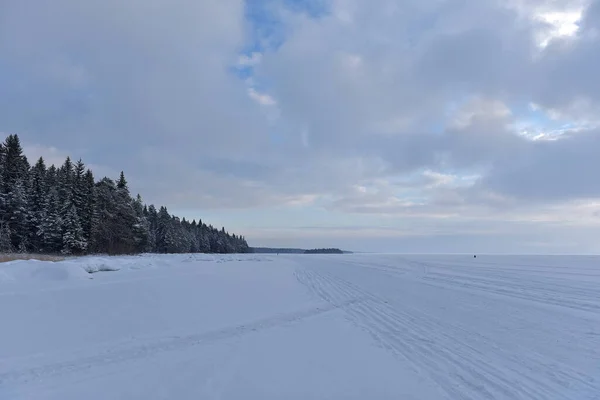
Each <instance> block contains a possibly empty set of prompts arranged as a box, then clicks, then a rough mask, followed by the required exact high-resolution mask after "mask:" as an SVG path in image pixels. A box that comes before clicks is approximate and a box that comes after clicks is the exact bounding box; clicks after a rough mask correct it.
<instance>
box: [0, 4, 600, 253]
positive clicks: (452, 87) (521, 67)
mask: <svg viewBox="0 0 600 400" xmlns="http://www.w3.org/2000/svg"><path fill="white" fill-rule="evenodd" d="M116 9H118V10H119V13H115V12H114V10H116ZM48 15H55V16H56V17H55V18H53V19H48V18H47V16H48ZM599 66H600V2H599V1H597V0H594V1H588V0H564V1H560V2H558V1H552V0H527V1H525V0H511V1H508V2H497V1H476V2H473V1H463V0H447V1H444V2H439V1H435V0H418V1H417V0H408V1H404V2H397V1H395V0H377V1H374V2H364V1H358V0H344V1H341V0H331V1H309V2H303V1H299V2H287V1H278V0H271V1H268V2H264V3H260V4H259V5H256V4H255V3H250V2H244V1H242V0H222V1H207V2H197V1H192V0H177V1H175V2H165V1H159V0H152V1H142V0H132V1H130V2H127V3H126V4H123V3H122V2H118V1H116V0H110V1H108V2H106V1H97V0H92V1H88V2H84V3H81V2H74V1H70V0H58V1H55V2H52V3H47V4H43V5H40V6H39V7H35V8H32V7H28V6H27V5H25V4H24V3H23V2H19V1H16V0H9V1H7V2H4V3H2V5H1V6H0V84H1V85H2V87H3V88H4V90H3V91H2V93H0V121H2V122H0V129H1V130H2V131H7V132H16V133H20V134H21V135H22V136H23V138H24V139H25V138H27V142H28V143H35V144H36V146H40V148H49V147H52V146H54V147H56V148H59V149H64V150H61V151H64V152H65V153H69V154H73V157H75V158H78V157H82V158H83V159H84V161H86V162H89V163H91V164H95V165H106V166H111V167H114V168H116V169H118V170H120V169H124V170H125V172H126V174H127V175H128V177H129V179H130V181H131V182H132V185H133V186H135V187H134V188H133V189H134V190H139V191H140V192H141V193H142V194H144V196H145V197H146V198H147V199H148V200H150V201H153V202H160V203H167V204H171V205H172V207H178V208H190V207H198V208H206V209H218V208H223V209H234V208H235V209H244V208H246V209H252V208H255V207H268V206H273V207H274V206H286V207H301V206H305V207H308V206H310V207H317V206H318V207H322V208H323V209H325V210H328V212H329V213H330V214H329V215H333V213H344V215H347V216H348V218H359V217H358V216H362V215H371V216H383V217H384V218H388V219H395V220H397V221H405V220H414V221H413V222H411V223H412V224H413V226H430V224H444V225H443V226H444V227H445V228H444V229H446V230H445V231H444V234H446V233H449V232H452V231H453V230H454V231H456V232H459V231H460V232H463V233H464V235H466V236H465V237H468V236H469V232H480V231H483V230H486V231H487V229H483V228H482V226H484V227H487V226H491V225H494V226H500V225H501V226H502V227H503V228H502V229H503V230H502V232H501V233H498V234H499V235H500V234H502V235H508V233H509V231H510V230H511V229H512V230H514V225H511V224H517V223H522V222H519V221H527V220H530V221H536V223H537V224H541V225H543V224H549V223H552V224H555V223H559V222H560V223H561V224H563V225H564V224H565V221H568V220H569V218H572V220H573V221H575V222H576V223H577V224H579V226H584V225H585V226H586V227H587V228H586V229H588V228H589V229H593V228H590V227H588V225H586V224H587V222H586V221H588V220H590V221H595V219H594V218H592V216H593V215H594V212H596V211H595V208H594V207H595V206H594V207H592V208H593V209H587V208H586V207H585V204H596V202H597V199H598V198H600V185H599V184H597V183H596V182H595V181H594V179H593V176H594V175H593V171H595V170H598V167H600V165H598V161H597V159H598V158H597V157H596V154H598V152H599V150H600V142H599V140H598V137H600V132H599V131H598V127H599V126H600V125H599V122H600V121H599V120H598V117H597V116H598V115H599V114H598V112H599V111H600V110H599V108H600V97H599V93H600V86H599V85H600V84H599V83H598V82H599V81H598V79H596V75H597V72H596V71H597V70H599ZM531 105H534V107H531ZM31 151H33V150H31ZM74 153H77V154H74ZM249 212H251V211H249ZM461 221H462V222H461ZM506 221H510V223H508V222H506ZM461 224H462V225H461ZM478 224H479V225H478ZM482 224H483V225H482ZM594 224H595V223H594ZM541 225H536V226H541ZM523 226H525V225H523ZM594 226H595V225H594ZM508 227H512V228H508ZM526 228H527V229H529V231H530V232H532V233H533V232H535V233H539V232H540V230H539V229H538V228H534V227H532V226H531V225H526ZM257 229H258V228H257ZM563 229H566V228H564V227H563ZM569 229H571V228H569ZM582 229H583V228H582ZM413 231H414V230H413ZM424 232H425V233H427V234H430V235H433V236H435V235H437V234H439V232H438V233H436V232H434V231H427V230H425V231H424ZM582 232H583V231H582ZM338 233H339V234H340V235H341V233H340V232H337V233H336V234H338ZM342 236H343V235H342ZM433 236H432V237H433ZM440 240H441V239H440ZM507 240H508V239H507ZM545 240H546V239H544V240H541V242H544V243H545ZM553 240H556V238H547V242H548V243H551V242H552V241H553ZM533 242H534V241H532V243H533Z"/></svg>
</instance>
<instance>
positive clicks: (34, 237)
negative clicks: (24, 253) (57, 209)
mask: <svg viewBox="0 0 600 400" xmlns="http://www.w3.org/2000/svg"><path fill="white" fill-rule="evenodd" d="M30 179H31V182H30V194H29V204H30V205H29V210H28V215H29V228H28V237H29V243H30V245H31V250H32V251H34V252H40V251H42V240H41V238H40V236H38V234H37V232H38V229H39V226H40V225H41V223H42V220H43V212H44V204H45V200H46V194H47V191H48V190H47V186H46V164H45V163H44V159H43V158H41V157H40V158H39V160H38V161H37V163H36V164H35V166H34V167H33V168H32V169H31V172H30Z"/></svg>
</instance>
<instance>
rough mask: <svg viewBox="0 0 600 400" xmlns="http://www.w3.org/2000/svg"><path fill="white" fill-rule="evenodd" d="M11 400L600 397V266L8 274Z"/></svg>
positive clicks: (450, 263) (362, 261) (367, 258)
mask: <svg viewBox="0 0 600 400" xmlns="http://www.w3.org/2000/svg"><path fill="white" fill-rule="evenodd" d="M0 321H2V323H1V324H0V399H2V400H4V399H61V400H62V399H82V398H85V399H261V400H262V399H434V400H435V399H473V400H475V399H478V400H479V399H539V400H543V399H600V257H578V256H552V257H542V256H527V257H525V256H487V255H478V257H477V258H476V259H474V258H473V257H472V255H471V256H418V255H414V256H413V255H404V256H400V255H366V254H352V255H279V256H275V255H272V256H271V255H269V256H262V255H260V256H259V255H223V256H219V255H142V256H136V257H83V258H78V259H69V260H66V261H63V262H54V263H53V262H40V261H14V262H10V263H5V264H0Z"/></svg>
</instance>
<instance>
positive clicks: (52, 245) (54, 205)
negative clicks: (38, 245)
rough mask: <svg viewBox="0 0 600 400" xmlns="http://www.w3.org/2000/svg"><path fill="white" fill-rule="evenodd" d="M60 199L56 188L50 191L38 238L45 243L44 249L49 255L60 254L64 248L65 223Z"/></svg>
mask: <svg viewBox="0 0 600 400" xmlns="http://www.w3.org/2000/svg"><path fill="white" fill-rule="evenodd" d="M58 197H59V196H58V190H57V189H56V188H51V189H50V190H49V191H48V194H47V195H46V201H45V204H44V209H43V213H42V222H41V224H40V226H39V229H38V236H39V237H40V238H41V240H42V242H43V244H42V249H43V251H44V252H47V253H58V252H60V251H61V250H62V248H63V243H62V236H63V235H62V228H63V222H62V218H61V216H60V204H59V198H58Z"/></svg>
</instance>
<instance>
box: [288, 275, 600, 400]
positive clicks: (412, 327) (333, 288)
mask: <svg viewBox="0 0 600 400" xmlns="http://www.w3.org/2000/svg"><path fill="white" fill-rule="evenodd" d="M296 278H297V279H298V281H299V282H300V283H302V284H304V285H305V286H307V287H308V288H309V289H310V290H311V291H312V292H313V293H314V294H315V295H316V296H318V297H319V298H321V299H323V300H324V301H326V302H328V303H329V304H333V303H336V302H340V301H344V300H348V299H361V301H360V302H357V303H355V304H348V305H347V306H345V307H342V308H343V309H344V311H345V312H346V316H347V318H348V319H349V320H350V321H351V322H353V323H354V324H356V325H357V326H359V327H361V328H362V329H364V330H365V331H367V332H368V333H369V334H370V335H371V336H372V337H373V338H374V339H375V340H376V341H377V342H378V343H379V344H380V345H381V346H382V347H383V348H385V349H387V350H388V351H390V352H392V353H393V354H395V355H396V356H398V357H399V358H401V359H403V360H405V361H407V362H408V364H409V365H410V366H411V367H412V368H413V370H415V371H416V372H417V373H419V374H420V375H425V376H428V377H430V378H431V380H433V381H434V382H435V383H436V384H437V385H438V387H439V388H440V389H441V391H442V392H443V393H444V394H445V395H446V397H447V398H450V399H464V400H476V399H477V400H479V399H536V400H542V399H553V400H554V399H565V400H567V399H571V398H572V396H570V395H569V394H568V393H567V392H568V390H567V389H569V388H572V386H573V385H575V384H576V385H578V386H579V387H580V388H579V389H580V390H585V393H589V397H586V398H590V399H591V398H596V397H593V396H596V395H597V393H600V385H599V384H598V382H596V381H595V379H594V378H593V377H590V376H586V375H584V374H581V373H580V372H579V371H576V370H573V369H571V368H570V367H568V366H566V365H561V364H559V365H557V363H556V362H554V361H553V360H550V361H549V362H548V360H543V359H540V358H539V355H537V356H538V358H534V359H532V358H526V357H527V353H528V352H527V349H520V350H522V351H521V352H515V351H514V349H511V350H513V351H512V352H508V351H506V350H504V351H503V350H502V349H500V348H498V346H496V345H495V344H494V343H492V342H491V341H489V340H488V339H486V338H485V337H483V336H481V335H479V334H477V333H476V332H472V331H468V330H466V329H464V328H462V327H459V326H456V325H452V324H448V323H445V324H441V323H440V322H439V321H438V320H436V319H435V318H431V317H430V316H427V315H425V314H423V313H422V312H421V311H419V310H416V309H414V308H412V309H411V307H410V306H406V307H402V309H401V310H399V309H396V308H394V307H392V306H391V305H389V304H388V303H387V301H385V300H384V299H381V298H379V297H377V296H375V295H373V294H371V293H368V292H366V291H365V290H362V289H361V288H359V287H357V286H355V285H353V284H351V283H349V282H346V281H344V280H342V279H340V278H337V277H333V276H331V275H329V274H326V273H325V272H323V271H318V272H317V271H315V270H311V269H308V268H299V269H298V270H297V271H296ZM476 345H478V346H476ZM477 347H479V348H480V349H481V348H483V349H485V354H484V353H483V352H482V351H481V350H478V348H477ZM487 360H491V362H490V361H487ZM541 361H545V362H544V363H541ZM497 364H499V366H500V367H498V366H496V365H497ZM580 393H582V392H580Z"/></svg>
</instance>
